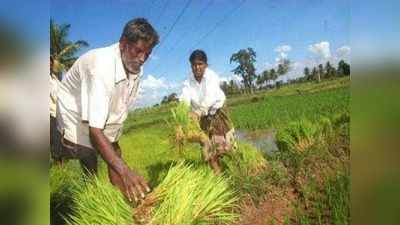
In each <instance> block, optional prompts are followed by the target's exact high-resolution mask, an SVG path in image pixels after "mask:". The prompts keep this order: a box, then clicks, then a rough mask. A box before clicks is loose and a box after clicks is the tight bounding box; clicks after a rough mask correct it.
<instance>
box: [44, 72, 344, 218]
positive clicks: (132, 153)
mask: <svg viewBox="0 0 400 225" xmlns="http://www.w3.org/2000/svg"><path fill="white" fill-rule="evenodd" d="M348 85H349V79H348V78H341V79H337V80H331V81H324V82H321V83H305V84H296V85H292V86H284V87H282V88H280V89H278V90H273V91H263V92H258V93H256V95H253V96H246V95H240V96H236V97H232V98H228V102H227V104H228V110H229V111H230V115H231V119H232V120H233V123H234V124H235V127H236V128H239V129H249V130H258V129H271V128H273V129H274V130H276V131H277V132H278V135H277V138H278V140H279V141H280V142H281V145H280V148H281V152H286V153H287V154H286V155H285V156H283V155H280V156H279V157H278V156H271V157H268V158H267V160H266V159H265V158H264V157H263V156H262V154H261V153H260V152H258V151H257V150H256V149H255V148H254V147H253V146H251V145H248V144H245V143H239V148H238V151H237V152H234V153H232V154H230V155H229V156H227V157H224V159H223V166H224V168H225V173H224V175H223V176H219V177H216V176H214V175H213V174H212V173H211V170H210V168H208V166H207V164H206V163H205V162H204V161H203V160H202V158H201V147H200V145H199V144H195V143H185V146H184V151H182V154H180V153H179V152H178V151H176V149H175V146H174V145H173V143H171V141H170V140H171V124H172V122H171V121H174V117H173V114H171V109H172V108H175V107H176V106H177V105H176V104H171V105H163V106H159V107H154V108H148V109H140V110H136V111H135V112H133V113H130V114H129V116H128V119H127V123H126V124H125V125H124V135H123V136H122V138H121V140H120V146H121V148H122V155H123V157H124V159H125V161H126V162H127V163H128V165H129V166H130V167H131V168H132V169H133V170H135V171H137V172H138V173H139V174H141V175H143V176H144V177H145V179H146V180H147V181H149V183H150V186H151V187H152V188H153V192H152V194H151V195H150V196H148V197H149V199H150V200H151V199H152V201H149V200H147V201H149V202H150V203H151V204H148V205H147V206H146V207H147V209H149V210H148V212H147V211H146V210H145V212H147V214H146V215H148V217H147V218H146V217H145V218H143V219H144V220H143V221H145V222H146V223H149V224H166V225H168V224H176V225H178V224H218V222H220V223H222V224H231V222H232V221H234V220H236V218H237V216H238V215H237V213H240V209H238V207H239V205H238V204H240V202H241V200H242V199H243V198H245V197H246V196H250V197H251V198H252V199H253V201H255V202H262V201H263V200H264V199H265V197H266V196H267V197H268V196H269V194H270V192H273V191H274V190H276V189H287V188H295V189H296V191H297V193H298V196H297V198H296V201H295V202H294V203H293V205H292V207H293V208H294V209H295V210H294V212H293V213H292V214H288V215H286V216H285V218H283V219H282V220H285V221H286V222H285V223H287V224H291V223H295V224H348V223H349V214H348V207H349V200H348V193H349V176H348V173H346V172H345V171H347V170H348V168H349V166H348V159H349V154H350V153H349V147H348V145H349V125H348V124H349V113H348V112H349V107H348V105H349V98H350V92H349V89H348ZM249 115H251V116H249ZM181 119H182V121H183V123H182V125H183V124H185V123H186V122H185V121H186V120H185V118H180V119H178V117H176V118H175V121H176V122H178V123H181V122H182V121H181ZM165 121H170V125H168V124H167V123H166V122H165ZM179 121H181V122H179ZM178 123H177V124H178ZM285 149H286V150H285ZM305 153H306V154H305ZM183 160H184V162H185V163H181V162H182V161H183ZM100 162H101V163H100V177H105V175H106V165H105V163H104V162H102V160H100ZM287 162H297V164H296V166H294V165H295V163H287ZM68 164H70V163H68ZM68 168H69V166H68ZM71 168H72V169H71V170H68V169H65V170H67V171H59V170H57V169H53V168H52V169H51V171H50V175H51V177H50V184H51V188H52V189H51V190H52V192H51V193H52V199H53V200H54V204H55V205H57V204H58V205H59V203H60V202H61V201H63V199H66V197H68V196H69V197H71V196H72V197H73V198H74V199H75V200H76V201H79V202H80V205H79V204H78V205H74V204H73V205H72V206H73V208H74V209H75V212H76V213H75V214H74V215H75V217H74V220H71V219H70V223H75V224H78V223H80V222H78V221H79V219H82V224H87V222H88V221H89V222H91V223H92V224H113V223H115V221H116V220H114V219H115V218H114V219H113V218H112V217H111V216H110V215H109V214H110V212H114V211H113V210H116V208H117V210H118V211H119V212H114V213H111V214H113V215H114V214H115V215H120V218H125V219H126V220H125V219H124V221H118V222H119V223H120V224H124V223H125V222H131V221H130V218H128V216H127V215H128V211H127V208H125V206H126V205H124V204H125V203H123V201H122V200H123V199H121V198H120V197H118V196H120V195H119V194H118V192H117V191H116V190H115V189H114V188H113V187H112V186H107V185H108V183H107V182H108V181H106V179H104V180H98V181H95V182H94V183H90V184H89V185H87V186H82V187H81V186H79V187H81V188H82V189H81V191H80V193H78V192H76V191H72V190H74V189H75V188H74V186H73V183H72V182H70V179H72V180H74V179H75V178H76V177H77V175H80V174H81V173H80V170H77V164H73V165H71ZM294 168H296V169H294ZM64 172H67V173H68V172H70V173H72V174H70V175H65V176H64V175H63V173H64ZM74 177H75V178H74ZM321 177H322V178H324V179H320V178H321ZM96 182H97V183H96ZM99 182H100V183H99ZM89 187H92V190H88V188H89ZM97 189H103V191H102V190H97ZM75 190H77V189H75ZM105 190H106V191H105ZM82 193H87V194H85V195H86V196H92V197H91V198H89V197H87V198H86V197H85V196H81V195H82ZM60 196H61V197H60ZM95 196H96V197H95ZM98 196H102V197H98ZM53 197H54V198H53ZM283 197H284V196H282V198H283ZM95 198H96V199H95ZM97 198H98V199H97ZM93 199H94V200H93ZM146 199H147V198H146ZM53 200H52V201H53ZM107 201H108V203H106V202H107ZM114 201H115V202H114ZM74 202H75V201H74ZM109 202H113V203H112V204H110V203H109ZM214 203H215V204H214ZM103 204H106V205H105V206H103ZM101 207H104V208H102V209H101V210H106V211H107V212H103V211H101V210H99V212H100V213H101V214H103V215H107V216H106V218H103V217H101V216H100V215H98V214H96V213H97V212H91V211H90V210H93V209H94V208H96V209H97V208H101ZM109 207H116V208H109ZM146 207H144V209H146ZM118 208H119V209H118ZM136 210H138V209H136ZM93 211H94V210H93ZM90 213H93V214H90ZM130 213H131V215H132V211H131V212H130ZM80 214H81V215H80ZM62 215H63V216H65V215H66V216H70V215H71V214H70V212H69V211H66V212H64V214H62ZM79 215H80V216H79ZM89 215H90V216H89ZM80 217H82V218H80ZM89 217H90V218H89ZM91 217H97V219H98V221H95V220H96V218H91ZM67 218H68V217H67ZM85 220H86V221H85ZM100 220H101V221H100ZM74 221H75V222H74ZM104 221H107V222H104ZM143 221H142V222H140V221H139V222H137V223H138V224H145V223H144V222H143ZM55 224H62V223H55Z"/></svg>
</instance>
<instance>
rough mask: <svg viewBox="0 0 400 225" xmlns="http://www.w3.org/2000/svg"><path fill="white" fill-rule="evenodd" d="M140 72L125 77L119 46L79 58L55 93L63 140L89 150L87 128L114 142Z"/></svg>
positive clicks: (120, 131)
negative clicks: (101, 131) (98, 129)
mask: <svg viewBox="0 0 400 225" xmlns="http://www.w3.org/2000/svg"><path fill="white" fill-rule="evenodd" d="M142 73H143V70H142V69H141V71H140V73H139V74H135V75H133V74H130V75H129V78H127V76H126V73H125V70H124V67H123V64H122V61H121V54H120V50H119V43H116V44H113V45H111V46H109V47H105V48H98V49H93V50H91V51H89V52H87V53H86V54H84V55H82V56H81V57H79V58H78V59H77V61H76V62H75V63H74V65H73V66H72V67H71V69H70V70H69V71H68V72H67V73H66V74H65V77H64V79H63V80H62V82H61V84H60V85H59V90H58V99H57V122H58V127H59V130H60V131H61V132H63V133H64V138H66V139H67V140H69V141H71V142H73V143H76V144H80V145H83V146H86V147H90V148H93V147H92V145H91V142H90V137H89V126H90V127H96V128H100V129H103V132H104V134H105V136H106V137H107V138H108V139H109V140H110V141H111V142H116V141H118V139H119V137H120V136H121V134H122V125H123V122H124V121H125V119H126V118H127V116H128V108H129V106H130V105H132V104H133V102H134V100H135V99H136V96H137V93H138V85H139V80H140V77H141V75H142Z"/></svg>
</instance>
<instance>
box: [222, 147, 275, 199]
mask: <svg viewBox="0 0 400 225" xmlns="http://www.w3.org/2000/svg"><path fill="white" fill-rule="evenodd" d="M221 162H222V165H223V166H224V167H225V173H226V174H227V175H229V176H230V177H231V179H230V181H231V185H232V187H233V188H235V190H236V191H237V192H238V193H239V195H240V197H245V196H250V197H251V198H252V200H253V201H255V202H258V201H259V200H261V199H262V196H263V195H264V194H265V192H266V189H267V176H268V174H267V167H268V164H267V161H266V159H265V158H264V156H263V155H262V154H261V152H259V151H258V150H257V149H256V148H255V147H253V146H252V145H250V144H244V143H239V145H238V148H237V149H236V150H235V151H232V152H229V153H228V154H226V155H225V156H224V157H223V158H222V160H221Z"/></svg>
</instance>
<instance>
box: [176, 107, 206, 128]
mask: <svg viewBox="0 0 400 225" xmlns="http://www.w3.org/2000/svg"><path fill="white" fill-rule="evenodd" d="M171 113H172V127H174V128H175V127H177V126H180V127H182V129H183V131H184V132H185V133H187V132H188V131H200V130H201V129H200V125H199V123H198V122H196V121H194V120H193V119H192V118H191V117H190V106H188V105H187V104H185V103H184V102H180V103H179V104H178V105H177V106H176V107H175V108H172V109H171Z"/></svg>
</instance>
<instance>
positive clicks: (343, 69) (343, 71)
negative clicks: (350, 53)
mask: <svg viewBox="0 0 400 225" xmlns="http://www.w3.org/2000/svg"><path fill="white" fill-rule="evenodd" d="M337 74H338V76H350V65H349V64H347V63H346V62H345V61H344V60H340V61H339V63H338V69H337Z"/></svg>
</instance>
